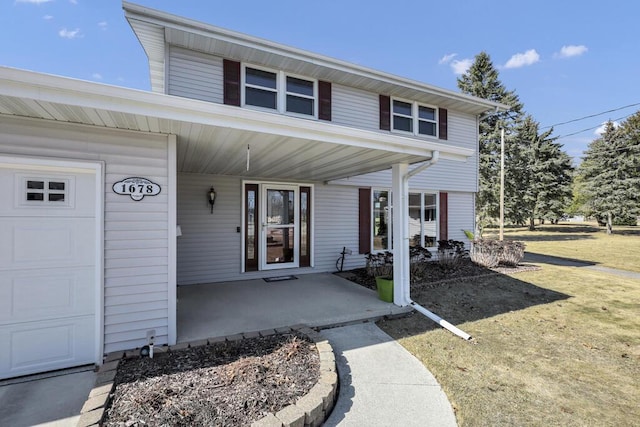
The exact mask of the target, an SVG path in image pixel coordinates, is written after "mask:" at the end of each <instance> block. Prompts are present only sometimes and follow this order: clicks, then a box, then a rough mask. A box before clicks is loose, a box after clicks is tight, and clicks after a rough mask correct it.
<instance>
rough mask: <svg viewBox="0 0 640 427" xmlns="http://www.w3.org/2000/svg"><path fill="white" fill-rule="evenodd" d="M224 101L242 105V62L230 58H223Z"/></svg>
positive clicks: (228, 103) (229, 103)
mask: <svg viewBox="0 0 640 427" xmlns="http://www.w3.org/2000/svg"><path fill="white" fill-rule="evenodd" d="M222 73H223V77H222V78H223V80H224V83H223V91H224V103H225V104H227V105H235V106H237V107H239V106H240V63H239V62H236V61H231V60H228V59H225V60H223V64H222Z"/></svg>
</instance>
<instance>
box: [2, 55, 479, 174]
mask: <svg viewBox="0 0 640 427" xmlns="http://www.w3.org/2000/svg"><path fill="white" fill-rule="evenodd" d="M0 114H3V115H12V116H20V117H29V118H36V119H44V120H52V121H57V122H67V123H77V124H86V125H94V126H100V127H105V128H112V129H125V130H132V131H142V132H151V133H161V134H167V135H177V141H178V144H177V146H178V165H177V168H178V171H179V172H191V173H204V174H222V175H235V176H248V177H249V176H250V177H254V178H265V179H296V180H301V181H328V180H333V179H339V178H346V177H349V176H354V175H360V174H364V173H368V172H373V171H377V170H382V169H386V168H389V167H390V166H391V165H392V164H394V163H409V164H412V163H417V162H421V161H424V160H428V159H430V158H431V156H432V155H433V152H434V151H438V152H439V153H440V157H441V158H448V159H453V160H461V161H464V160H465V159H466V158H468V157H469V156H472V155H474V154H475V152H474V150H470V149H465V148H460V147H453V146H449V145H446V144H442V143H439V142H431V141H423V140H415V139H412V138H407V137H402V136H397V135H391V134H388V133H383V132H373V131H364V130H360V129H355V128H349V127H345V126H339V125H335V124H332V123H325V122H320V121H314V120H304V119H300V118H294V117H288V116H283V115H278V114H272V113H266V112H261V111H254V110H249V109H242V108H238V107H231V106H227V105H220V104H214V103H209V102H204V101H199V100H193V99H187V98H181V97H176V96H171V95H165V94H160V93H153V92H146V91H140V90H134V89H128V88H122V87H117V86H109V85H104V84H100V83H94V82H87V81H81V80H76V79H70V78H66V77H59V76H52V75H46V74H41V73H35V72H31V71H24V70H17V69H13V68H7V67H0ZM247 147H250V164H249V170H248V171H247V168H246V166H247Z"/></svg>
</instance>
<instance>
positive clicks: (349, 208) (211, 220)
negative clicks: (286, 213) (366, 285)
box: [178, 174, 363, 285]
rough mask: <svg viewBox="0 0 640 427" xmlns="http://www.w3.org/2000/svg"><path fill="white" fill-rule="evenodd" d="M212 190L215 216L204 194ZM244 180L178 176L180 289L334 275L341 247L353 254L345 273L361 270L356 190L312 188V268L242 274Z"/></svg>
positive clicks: (326, 187) (328, 187)
mask: <svg viewBox="0 0 640 427" xmlns="http://www.w3.org/2000/svg"><path fill="white" fill-rule="evenodd" d="M212 185H213V186H214V187H215V189H216V193H217V197H216V204H215V206H214V207H213V214H212V213H211V211H210V209H209V205H208V203H207V201H206V191H207V190H208V189H209V188H210V187H211V186H212ZM241 208H242V180H241V178H237V177H224V176H211V175H198V174H179V175H178V224H179V225H180V227H181V229H182V236H180V237H178V285H192V284H198V283H212V282H224V281H233V280H246V279H253V278H260V277H268V276H280V275H282V274H297V273H304V272H313V271H316V272H317V271H321V272H333V271H335V264H336V260H337V259H338V257H339V256H340V252H341V251H342V247H343V246H346V247H347V248H349V249H351V250H352V251H353V255H347V257H346V259H345V264H344V268H345V269H349V268H355V267H361V266H362V263H363V261H362V260H363V258H362V256H358V255H357V253H358V189H357V188H351V187H342V186H332V185H324V184H320V183H316V184H315V185H314V187H313V197H312V215H313V219H314V227H315V228H314V235H315V239H314V241H313V243H312V248H313V249H312V250H313V251H314V257H315V258H314V267H306V268H292V269H283V270H273V271H254V272H246V273H242V272H241V259H242V258H241V257H242V251H241V243H242V241H241V239H242V234H241V233H238V232H237V231H236V227H241V226H242V221H243V220H242V214H241Z"/></svg>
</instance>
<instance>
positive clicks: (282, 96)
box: [240, 63, 319, 120]
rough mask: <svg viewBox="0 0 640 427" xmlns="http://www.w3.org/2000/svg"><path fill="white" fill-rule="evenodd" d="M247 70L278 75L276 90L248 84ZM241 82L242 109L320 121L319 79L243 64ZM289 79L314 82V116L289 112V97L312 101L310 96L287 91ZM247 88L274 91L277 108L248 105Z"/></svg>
mask: <svg viewBox="0 0 640 427" xmlns="http://www.w3.org/2000/svg"><path fill="white" fill-rule="evenodd" d="M247 68H252V69H255V70H260V71H265V72H267V73H274V74H275V75H276V89H275V90H273V89H271V88H266V87H263V86H256V85H251V84H247V82H246V79H247ZM240 74H241V75H240V82H241V85H242V89H241V91H240V99H241V105H242V107H245V108H250V109H254V110H259V111H268V112H274V111H275V112H277V113H279V114H286V115H287V116H293V117H300V118H304V119H315V120H318V107H319V100H318V98H319V94H318V79H314V78H310V77H307V76H301V75H299V74H292V73H286V72H284V71H281V70H274V69H271V68H266V67H261V66H256V65H252V64H245V63H243V64H242V72H241V73H240ZM287 77H294V78H296V79H300V80H306V81H308V82H312V83H313V114H312V115H310V114H300V113H293V112H289V111H287V95H293V96H297V97H300V98H307V99H312V98H311V97H310V96H308V95H304V94H300V93H296V92H288V91H287ZM247 87H252V88H256V89H261V90H268V91H273V92H275V93H276V108H275V109H272V108H265V107H259V106H256V105H248V104H247V103H246V88H247Z"/></svg>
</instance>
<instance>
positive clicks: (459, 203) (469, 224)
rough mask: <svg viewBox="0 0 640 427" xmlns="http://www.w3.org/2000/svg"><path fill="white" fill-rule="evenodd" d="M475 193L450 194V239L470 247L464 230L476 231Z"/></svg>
mask: <svg viewBox="0 0 640 427" xmlns="http://www.w3.org/2000/svg"><path fill="white" fill-rule="evenodd" d="M474 198H475V194H473V193H457V192H450V193H448V201H447V204H448V208H449V224H448V229H449V236H448V237H449V239H451V240H459V241H461V242H464V243H465V245H466V246H467V247H469V239H467V237H466V236H465V234H464V231H463V230H469V231H473V230H474V225H475V212H474Z"/></svg>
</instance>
